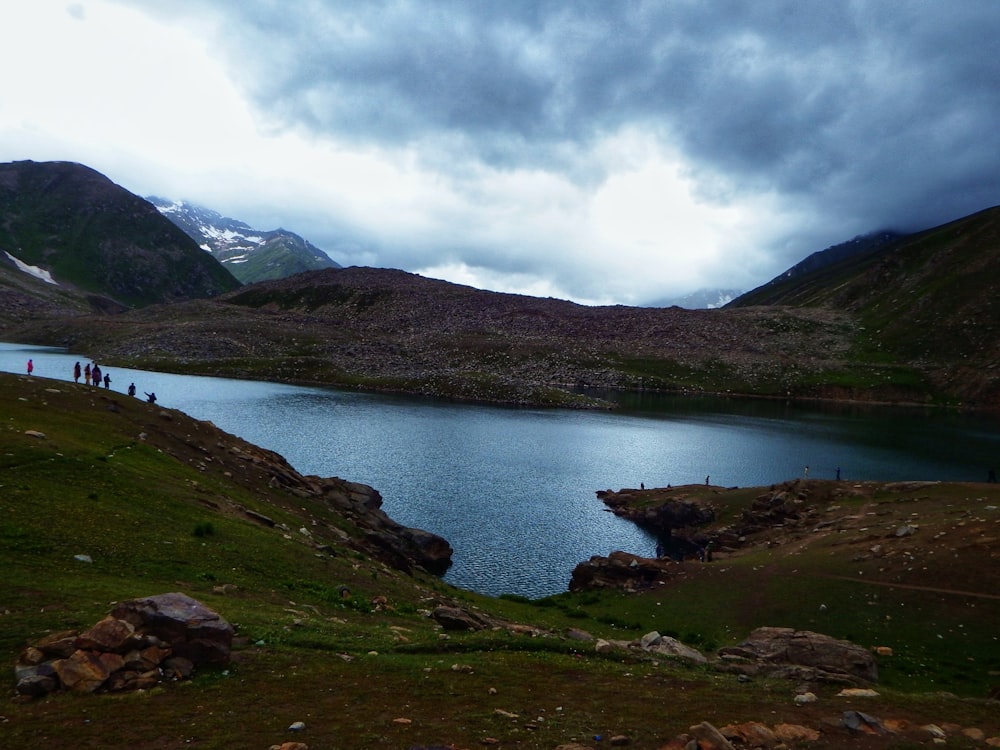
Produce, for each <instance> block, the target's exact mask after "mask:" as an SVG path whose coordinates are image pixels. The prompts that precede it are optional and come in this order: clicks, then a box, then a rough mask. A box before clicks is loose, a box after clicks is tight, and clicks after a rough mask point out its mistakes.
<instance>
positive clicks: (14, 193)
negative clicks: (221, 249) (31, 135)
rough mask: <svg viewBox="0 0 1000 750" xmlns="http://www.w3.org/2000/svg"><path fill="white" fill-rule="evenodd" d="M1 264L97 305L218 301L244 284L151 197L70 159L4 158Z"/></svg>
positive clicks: (0, 167) (0, 168)
mask: <svg viewBox="0 0 1000 750" xmlns="http://www.w3.org/2000/svg"><path fill="white" fill-rule="evenodd" d="M0 251H2V252H0V265H2V266H3V275H4V276H7V277H10V276H12V275H16V274H18V273H23V274H26V275H30V276H33V277H34V278H36V279H37V280H38V281H39V282H40V283H44V284H46V285H50V284H49V283H48V282H49V280H51V285H58V286H59V287H61V288H63V289H65V290H67V293H72V294H76V295H77V296H78V297H79V298H80V299H84V300H86V301H87V302H89V303H90V305H91V306H92V307H93V308H94V309H95V310H101V311H108V310H111V309H114V308H115V307H119V308H120V307H142V306H144V305H149V304H153V303H158V302H171V301H178V300H189V299H197V298H204V297H211V296H214V295H216V294H219V293H221V292H225V291H229V290H232V289H235V288H237V287H238V286H239V282H238V281H237V280H236V279H235V278H234V277H233V276H232V274H230V273H229V272H228V271H227V270H226V269H225V268H223V267H222V266H221V265H220V264H219V263H218V262H217V261H216V260H215V259H214V258H212V257H211V256H209V255H207V254H206V253H204V252H202V251H201V250H199V248H198V246H197V245H196V244H195V243H194V242H193V241H192V240H191V239H190V238H189V237H188V236H187V235H185V234H184V233H183V232H182V231H180V230H179V229H178V228H177V227H176V226H174V224H172V223H171V222H169V221H167V220H166V219H164V218H163V217H162V216H161V215H160V213H159V212H158V211H157V210H156V209H155V208H154V207H153V206H152V205H150V204H149V203H148V202H147V201H145V200H143V199H142V198H139V197H138V196H136V195H133V194H132V193H130V192H128V191H127V190H125V189H124V188H122V187H120V186H119V185H116V184H115V183H113V182H112V181H111V180H109V179H108V178H107V177H105V176H104V175H102V174H100V173H98V172H96V171H94V170H93V169H90V168H89V167H85V166H83V165H81V164H75V163H71V162H33V161H18V162H11V163H6V164H0Z"/></svg>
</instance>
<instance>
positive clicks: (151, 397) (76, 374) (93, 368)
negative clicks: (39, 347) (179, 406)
mask: <svg viewBox="0 0 1000 750" xmlns="http://www.w3.org/2000/svg"><path fill="white" fill-rule="evenodd" d="M32 369H34V368H33V366H32V362H31V360H30V359H29V360H28V374H29V375H30V374H31V371H32ZM81 375H82V376H83V382H84V383H86V384H87V385H96V386H98V387H100V386H101V384H102V383H103V384H104V387H105V388H108V389H110V388H111V376H110V375H109V374H108V373H106V372H105V373H102V372H101V368H100V367H99V366H98V364H97V363H96V362H94V363H93V364H92V365H91V364H86V365H84V366H83V368H82V369H81V368H80V363H79V362H77V363H76V364H75V365H73V382H74V383H79V382H80V376H81ZM143 392H144V393H145V391H143ZM128 395H130V396H135V383H129V386H128ZM146 400H147V401H148V402H149V403H151V404H155V403H156V393H155V392H154V393H146Z"/></svg>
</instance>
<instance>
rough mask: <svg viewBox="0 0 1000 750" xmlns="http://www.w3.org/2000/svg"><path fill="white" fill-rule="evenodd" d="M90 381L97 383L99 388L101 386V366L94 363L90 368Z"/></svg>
mask: <svg viewBox="0 0 1000 750" xmlns="http://www.w3.org/2000/svg"><path fill="white" fill-rule="evenodd" d="M90 382H91V383H93V384H94V385H96V386H97V387H98V388H100V387H101V368H100V367H98V366H97V363H96V362H95V363H94V366H93V367H91V368H90Z"/></svg>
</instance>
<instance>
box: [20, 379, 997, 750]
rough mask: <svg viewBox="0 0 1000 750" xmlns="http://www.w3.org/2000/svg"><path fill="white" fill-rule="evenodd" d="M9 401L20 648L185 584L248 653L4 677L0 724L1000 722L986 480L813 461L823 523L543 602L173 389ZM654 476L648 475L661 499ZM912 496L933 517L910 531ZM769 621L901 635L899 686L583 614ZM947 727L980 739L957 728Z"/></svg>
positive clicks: (264, 726)
mask: <svg viewBox="0 0 1000 750" xmlns="http://www.w3.org/2000/svg"><path fill="white" fill-rule="evenodd" d="M0 415H2V422H0V485H2V487H0V490H2V492H0V570H2V571H3V574H2V577H0V581H2V583H0V663H3V664H7V665H11V664H12V663H13V660H14V659H15V657H16V655H17V653H18V652H19V651H20V649H21V648H23V647H24V646H25V645H26V644H27V643H29V642H32V641H35V640H38V639H39V638H41V637H42V636H44V635H45V634H46V633H48V632H51V631H57V630H63V629H67V628H69V629H82V628H85V627H87V626H89V625H90V624H92V623H94V622H96V621H97V620H98V619H100V618H101V617H102V616H103V615H104V614H106V613H107V611H108V610H109V609H110V608H111V603H112V602H114V601H119V600H122V599H126V598H130V597H135V596H146V595H151V594H157V593H164V592H167V591H178V590H179V591H183V592H185V593H187V594H189V595H191V596H193V597H195V598H197V599H199V600H201V601H203V602H205V603H206V604H207V605H209V606H211V607H212V608H214V609H216V610H217V611H218V612H220V613H221V614H222V615H223V616H224V617H225V618H227V619H228V620H229V621H230V622H233V623H235V624H236V626H237V629H238V635H239V646H238V648H237V650H236V652H235V658H234V663H233V664H232V665H231V666H230V668H229V669H228V670H225V671H221V670H220V671H210V670H205V671H202V672H199V673H198V674H196V675H195V678H194V679H193V680H191V681H189V682H183V683H173V684H168V685H167V686H165V687H162V688H157V689H155V690H153V691H150V692H148V693H142V694H132V695H124V696H110V695H92V696H80V695H55V696H52V697H50V698H46V699H43V700H40V701H34V702H22V701H19V700H16V699H15V698H14V697H13V695H12V693H10V692H8V694H7V696H6V697H5V698H4V699H3V704H2V708H0V715H2V716H3V717H4V720H5V721H4V723H3V725H2V734H0V738H2V739H0V746H3V747H30V746H36V745H39V744H45V746H52V747H73V748H83V747H94V748H97V747H100V748H109V747H120V748H126V747H127V748H150V749H152V748H169V747H181V746H188V745H190V746H194V747H201V748H233V747H241V748H242V747H246V748H258V747H267V746H269V745H271V744H275V743H279V742H281V741H284V740H289V739H301V740H303V741H305V742H307V743H308V744H309V745H310V747H314V748H322V747H348V746H349V747H353V748H406V747H411V746H421V745H439V744H448V743H454V744H455V746H456V747H478V746H481V743H482V742H483V740H484V739H485V738H489V737H492V738H497V739H499V740H500V741H501V743H502V746H505V747H511V746H513V747H519V748H544V749H551V748H554V747H556V746H557V745H559V744H562V743H565V742H570V741H571V740H573V739H576V740H578V741H581V742H584V743H585V744H593V742H594V740H593V739H592V738H593V737H594V736H595V735H601V736H602V737H604V738H605V741H606V740H607V738H609V737H610V736H612V735H614V734H625V735H628V736H629V737H630V738H631V740H632V744H631V746H632V747H635V748H640V749H643V748H658V747H660V746H662V745H663V744H664V743H665V742H667V741H668V740H669V739H670V738H671V737H673V736H675V735H676V734H678V733H680V732H683V731H686V730H687V728H688V727H689V726H690V725H692V724H695V723H697V722H701V721H709V722H712V723H713V724H715V725H716V726H722V725H724V724H727V723H730V722H739V721H750V720H759V721H764V722H766V723H768V724H770V725H773V724H776V723H778V722H785V721H787V722H791V723H796V724H805V725H807V726H810V727H813V728H819V729H821V731H822V733H823V735H822V738H821V739H820V740H818V741H816V742H814V743H810V745H809V746H811V747H856V746H857V743H858V741H859V740H858V738H857V737H855V736H853V735H851V734H849V733H848V732H847V731H846V730H843V729H838V728H836V727H835V726H833V725H832V724H828V723H826V721H825V720H826V719H827V718H828V717H838V716H839V715H840V713H841V712H842V711H844V710H846V709H848V708H857V709H859V710H863V711H866V712H869V713H872V714H874V715H877V716H880V717H882V718H884V719H890V718H892V719H905V720H908V721H909V722H911V724H912V725H913V726H914V727H917V726H919V725H922V724H925V723H928V722H934V723H937V724H947V723H954V724H956V725H960V726H963V727H969V726H975V727H979V728H981V729H982V730H983V731H984V732H986V734H987V736H991V735H998V734H1000V712H997V710H996V707H997V704H996V703H995V702H988V701H985V700H982V698H984V697H985V694H986V690H988V689H989V687H990V686H992V685H993V684H996V683H997V682H1000V677H998V675H997V672H998V670H1000V647H998V642H997V637H998V628H997V624H998V623H1000V600H998V599H997V592H998V590H1000V587H998V586H997V584H998V582H1000V581H998V567H997V557H996V555H997V550H998V549H1000V544H998V536H1000V533H998V532H1000V525H998V523H997V521H998V511H997V510H996V506H997V504H998V502H1000V491H997V490H995V489H994V488H993V487H992V486H987V485H940V486H928V485H920V486H915V487H912V488H910V489H906V488H899V487H896V488H894V487H885V486H881V485H865V486H862V487H859V488H856V490H857V493H856V494H854V493H853V492H852V493H848V494H845V495H838V496H836V498H834V497H833V495H826V494H824V493H825V492H832V490H829V487H830V486H831V485H832V483H826V484H824V483H810V487H811V488H812V492H813V493H814V494H815V497H814V500H810V502H815V504H816V505H817V507H818V508H819V509H820V511H821V512H822V514H823V522H824V524H825V525H824V526H823V528H824V529H825V531H823V532H822V533H801V534H799V533H798V532H796V533H791V532H789V531H785V530H782V529H780V528H775V529H772V530H770V531H768V532H766V533H765V535H764V536H761V537H758V538H756V539H755V540H754V543H753V544H750V545H748V546H747V547H746V548H745V549H743V550H741V551H740V552H739V553H738V554H732V555H731V556H729V557H727V556H725V555H720V557H719V558H718V559H717V560H716V561H715V562H713V563H711V564H704V565H703V564H699V563H695V562H686V563H684V568H683V570H684V572H683V574H682V575H680V576H679V577H678V578H677V579H676V582H675V583H673V584H671V585H668V586H663V587H660V588H658V589H657V590H655V591H651V592H648V593H644V594H631V595H628V594H623V593H618V592H607V591H605V592H587V593H581V594H563V595H560V596H556V597H551V598H548V599H544V600H539V601H534V602H530V601H526V600H523V599H521V598H519V597H502V598H500V599H489V598H485V597H481V596H477V595H475V594H472V593H469V592H465V591H460V590H456V589H453V588H451V587H449V586H446V585H444V584H443V583H441V582H440V581H439V580H438V579H435V578H433V577H431V576H428V575H425V574H423V573H420V572H415V573H413V574H412V575H408V574H405V573H402V572H399V571H398V570H395V569H392V568H390V567H387V566H386V565H384V564H382V563H379V562H377V561H375V560H374V559H373V558H372V557H370V556H369V555H367V554H365V552H364V551H363V542H362V540H359V539H358V538H357V531H356V529H355V528H354V526H353V524H352V522H351V521H350V519H348V518H346V517H344V516H341V515H339V514H338V512H337V511H336V509H335V508H333V507H331V506H329V505H326V504H323V503H320V502H317V501H316V500H315V499H313V498H310V497H306V496H303V495H301V494H297V493H293V492H290V491H288V490H285V489H281V488H280V487H277V486H275V485H274V483H273V482H271V481H269V477H268V475H267V473H266V472H265V471H262V470H261V469H260V466H261V463H260V462H259V461H250V460H246V459H245V458H241V456H244V457H245V456H254V455H259V454H260V453H261V452H260V450H259V449H255V448H254V447H253V446H248V445H246V444H244V443H242V442H241V441H239V440H238V439H237V438H235V437H233V436H230V435H226V434H225V433H221V432H220V431H218V430H217V429H216V428H214V427H213V426H212V425H210V424H207V423H201V422H196V421H194V420H190V419H189V418H187V417H186V416H184V415H183V414H181V413H179V412H175V411H169V410H163V409H159V408H157V407H153V406H150V405H148V404H146V403H143V402H140V401H137V400H135V399H128V398H127V397H123V396H120V395H118V394H115V393H113V392H112V393H109V392H102V391H100V390H97V389H89V388H87V387H85V386H77V385H74V384H71V383H65V382H61V381H59V382H57V381H47V380H45V379H41V378H34V379H32V378H28V377H27V376H14V375H0ZM678 492H681V493H686V496H687V497H689V498H691V499H697V500H700V501H702V502H708V503H711V504H712V505H713V507H715V508H716V512H717V514H718V517H719V524H722V525H724V524H728V523H731V522H732V521H733V520H734V519H737V518H738V517H739V516H740V514H741V512H742V509H743V508H745V507H746V505H747V503H749V502H750V501H751V500H752V499H753V497H754V496H755V495H756V494H757V493H758V492H759V491H758V490H736V491H719V490H716V489H715V488H683V489H681V490H675V491H672V494H677V493H678ZM659 499H660V496H658V495H657V493H656V492H655V491H650V493H648V495H647V496H646V497H645V499H644V502H657V501H659ZM828 499H829V500H830V502H829V503H827V500H828ZM834 500H835V501H834ZM595 502H597V500H595ZM834 505H837V506H839V509H835V508H834V507H833V506H834ZM991 508H992V509H991ZM245 510H251V511H254V512H256V513H260V514H264V515H266V516H268V517H270V518H272V519H273V520H274V521H275V522H277V523H278V524H282V525H284V526H285V527H286V528H287V531H282V529H281V528H280V527H275V528H272V527H269V526H267V525H263V524H260V523H257V522H255V521H253V520H252V518H250V517H249V516H248V515H247V513H246V512H245ZM904 520H905V522H906V523H908V524H911V525H913V526H915V527H918V531H917V533H915V534H912V535H908V536H905V537H899V538H896V537H895V535H894V533H891V531H892V530H893V529H895V528H896V527H897V525H898V524H900V523H902V522H903V521H904ZM826 522H829V523H826ZM300 528H306V529H309V530H312V531H311V535H312V537H313V540H312V541H313V542H315V543H323V544H327V545H329V547H330V551H326V552H318V550H317V548H316V546H315V544H313V543H310V542H309V538H307V537H306V536H305V535H303V534H301V532H299V531H297V530H298V529H300ZM875 545H883V548H884V550H885V552H884V553H883V554H882V555H881V556H875V555H874V553H872V552H871V548H872V547H874V546H875ZM890 552H891V553H892V554H889V553H890ZM75 555H89V556H90V558H91V560H92V562H83V561H79V560H77V559H75V557H74V556H75ZM526 564H528V563H526ZM342 587H347V590H348V594H347V595H345V594H343V593H342ZM439 604H454V605H458V606H461V607H464V608H466V609H478V610H479V611H480V612H482V613H484V614H488V615H490V616H492V617H495V618H498V619H502V620H504V621H507V622H514V623H520V624H522V625H524V626H526V627H523V628H519V629H510V628H500V629H497V630H487V631H480V632H476V633H451V634H448V635H447V637H446V636H445V634H444V633H442V632H441V631H440V629H439V628H438V627H437V626H436V625H435V624H434V622H433V621H432V620H431V619H429V618H428V617H427V616H426V612H427V611H428V610H431V609H433V608H434V607H435V606H437V605H439ZM820 604H825V605H826V607H827V609H826V611H825V612H823V613H821V612H820V607H819V605H820ZM911 613H913V614H911ZM765 624H766V625H787V626H795V627H802V628H809V629H814V630H819V631H821V632H827V633H829V634H831V635H836V636H839V637H851V638H852V639H853V640H854V641H855V642H857V643H859V644H863V645H866V646H890V647H892V648H893V651H894V655H893V656H892V657H890V658H886V659H882V660H881V664H880V668H881V671H882V674H883V675H884V681H883V682H884V684H883V685H880V686H878V690H879V692H880V693H881V696H880V697H878V698H873V699H872V698H869V699H862V700H859V699H853V700H852V699H844V698H837V697H835V693H836V692H837V691H838V690H839V686H830V685H819V686H815V690H816V691H817V692H818V694H819V695H820V701H819V702H818V703H817V704H813V705H812V706H807V707H796V706H794V705H793V703H792V696H793V694H794V692H795V689H796V687H797V685H794V684H792V683H785V682H777V681H769V680H761V679H755V680H752V681H750V682H748V683H741V682H739V681H738V680H736V678H735V677H734V676H733V675H728V674H722V673H719V672H716V671H714V670H713V669H711V668H709V667H699V666H690V665H688V664H686V663H680V662H677V663H674V662H670V661H669V660H663V659H662V658H661V659H660V660H659V661H654V660H651V659H648V658H646V657H643V656H642V655H641V654H638V653H635V652H625V651H614V652H611V653H609V654H603V655H602V654H597V653H595V651H594V647H593V643H588V642H585V641H578V640H572V639H569V638H567V637H566V634H567V632H568V629H569V628H579V629H583V630H586V631H588V632H590V633H592V634H593V635H595V636H599V637H604V638H608V639H622V640H630V639H633V638H637V637H639V636H641V635H642V634H644V633H646V632H648V631H650V630H654V629H656V630H659V631H660V632H661V633H664V634H676V635H677V636H678V637H680V638H681V639H682V640H684V641H686V642H688V643H689V644H690V645H693V646H696V647H698V648H700V649H702V650H703V651H705V652H707V653H711V651H712V649H714V648H715V647H718V646H722V645H728V644H732V643H734V642H737V641H739V640H740V639H741V638H742V637H743V636H744V635H745V634H746V633H747V632H748V631H749V630H750V629H751V628H753V627H755V626H758V625H765ZM8 676H9V679H10V682H9V683H8V684H10V685H12V684H13V674H12V671H11V672H8ZM941 691H947V693H948V694H945V693H942V692H941ZM498 710H499V711H503V712H507V713H506V714H501V713H497V711H498ZM509 714H514V715H516V717H514V718H512V717H511V716H510V715H509ZM396 719H408V720H410V722H411V723H397V722H396V721H395V720H396ZM294 721H304V722H306V725H307V729H306V730H305V732H304V733H302V734H301V735H296V736H292V734H291V733H289V732H287V731H286V728H287V727H288V726H289V725H290V724H291V723H292V722H294ZM953 734H955V733H953ZM918 741H919V742H920V743H923V744H929V739H928V736H927V735H926V734H921V733H919V732H917V731H916V730H914V731H913V732H910V733H903V734H899V735H893V736H887V737H881V738H865V739H864V744H865V746H870V747H896V746H898V747H902V746H905V745H906V744H907V743H909V744H911V745H912V744H915V743H917V742H918ZM949 746H955V747H964V746H972V744H971V742H966V741H965V740H964V738H962V737H961V736H960V735H957V736H955V737H954V738H953V739H950V740H949Z"/></svg>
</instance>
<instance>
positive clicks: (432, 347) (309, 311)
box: [7, 267, 889, 405]
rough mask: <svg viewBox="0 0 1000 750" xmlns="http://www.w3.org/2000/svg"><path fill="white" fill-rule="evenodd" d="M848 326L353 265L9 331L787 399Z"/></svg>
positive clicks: (329, 375)
mask: <svg viewBox="0 0 1000 750" xmlns="http://www.w3.org/2000/svg"><path fill="white" fill-rule="evenodd" d="M852 326H853V324H852V321H851V320H850V318H849V317H847V316H844V315H840V314H838V313H835V312H830V311H825V310H824V311H818V312H817V311H812V310H805V311H798V310H785V309H782V310H777V311H775V310H765V311H760V310H757V309H749V310H738V311H732V312H727V311H721V310H683V309H680V308H665V309H651V308H632V307H622V306H616V307H587V306H583V305H577V304H574V303H571V302H565V301H561V300H555V299H540V298H535V297H526V296H520V295H512V294H499V293H495V292H486V291H482V290H477V289H473V288H471V287H466V286H461V285H457V284H451V283H447V282H443V281H436V280H432V279H427V278H423V277H420V276H416V275H414V274H409V273H405V272H402V271H395V270H389V269H374V268H356V267H355V268H344V269H328V270H325V271H317V272H313V273H310V274H303V275H299V276H295V277H291V278H288V279H283V280H279V281H274V282H266V283H261V284H254V285H251V286H248V287H245V288H243V289H241V290H237V291H235V292H233V293H230V294H226V295H222V296H221V297H219V298H217V299H215V300H211V301H199V302H197V303H189V304H188V303H185V304H175V305H170V306H169V307H163V306H160V307H157V308H155V309H147V310H145V311H135V312H133V313H129V314H127V315H121V316H116V317H115V318H114V319H113V320H112V319H106V318H105V319H77V320H72V321H65V320H59V321H50V322H45V321H39V322H37V323H35V324H33V325H32V326H26V327H22V328H20V329H19V330H18V331H17V333H16V335H17V337H18V338H19V339H21V340H30V341H37V342H45V343H51V344H55V345H63V346H70V347H73V348H75V349H79V350H86V351H88V352H90V353H91V355H93V356H100V357H101V358H102V359H103V360H105V361H109V362H110V361H118V362H125V361H129V362H133V363H136V364H142V365H143V366H146V367H164V368H173V367H177V366H178V364H179V363H182V367H183V368H184V369H186V370H188V371H193V372H202V373H210V374H226V375H237V376H243V377H267V378H272V379H279V380H285V381H289V382H319V383H330V384H336V385H343V386H361V387H365V388H372V389H382V390H392V391H399V392H408V393H416V394H424V395H433V396H444V397H450V398H461V399H471V400H479V401H499V402H505V403H528V404H556V405H572V404H584V403H592V402H591V401H590V400H588V399H587V398H586V397H581V396H579V395H578V394H577V393H576V391H577V390H578V389H580V388H594V389H603V388H616V389H622V388H624V389H644V388H646V389H648V388H656V389H669V390H676V391H704V390H711V391H722V392H725V391H732V392H745V393H749V392H759V393H780V394H782V395H785V394H787V393H789V392H793V391H796V390H798V389H800V388H803V387H805V386H804V385H803V381H804V379H805V378H806V377H812V378H815V379H817V380H819V379H820V376H819V374H820V373H822V372H824V371H827V370H830V369H833V368H837V367H841V366H842V364H843V362H844V359H845V357H846V356H847V354H848V351H849V347H850V342H851V340H852V338H853V336H854V331H853V327H852ZM7 335H14V334H7ZM886 393H889V391H886Z"/></svg>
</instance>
